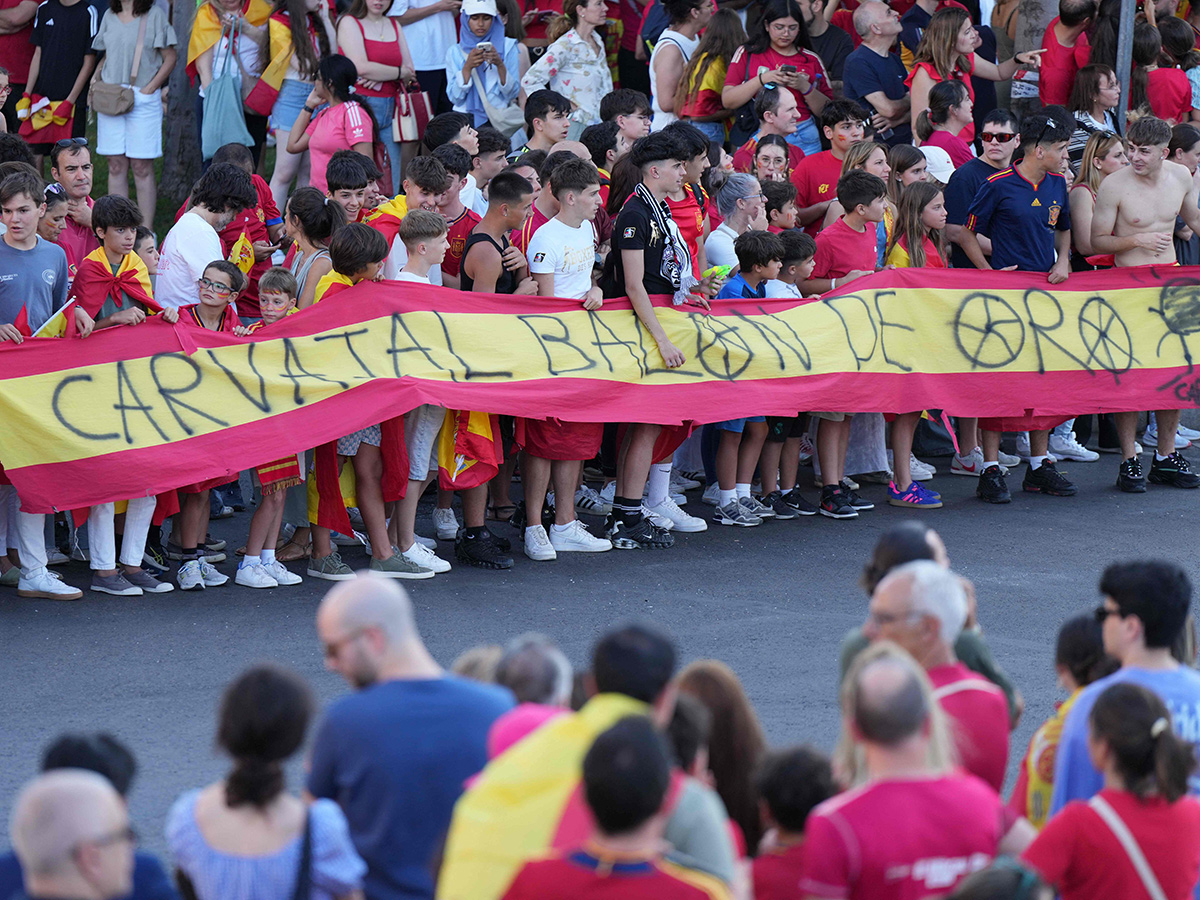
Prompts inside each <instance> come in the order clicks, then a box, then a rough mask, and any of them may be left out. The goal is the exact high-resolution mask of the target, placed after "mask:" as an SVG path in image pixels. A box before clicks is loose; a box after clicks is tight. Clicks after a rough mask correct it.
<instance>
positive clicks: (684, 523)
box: [646, 497, 708, 534]
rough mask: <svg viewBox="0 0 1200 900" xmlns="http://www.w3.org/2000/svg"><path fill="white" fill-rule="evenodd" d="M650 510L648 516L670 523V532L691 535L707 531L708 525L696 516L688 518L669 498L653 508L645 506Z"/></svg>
mask: <svg viewBox="0 0 1200 900" xmlns="http://www.w3.org/2000/svg"><path fill="white" fill-rule="evenodd" d="M646 508H647V509H648V510H650V515H651V516H653V517H655V518H658V519H668V520H670V522H671V525H672V530H674V531H679V532H683V533H684V534H692V533H694V532H697V531H707V530H708V523H707V522H706V521H704V520H703V519H701V518H699V517H697V516H689V515H688V514H687V513H685V512H684V511H683V510H682V509H680V508H679V504H677V503H676V502H675V501H674V500H671V499H670V498H669V497H668V498H667V499H666V500H664V501H663V502H662V503H657V504H655V505H654V506H647V507H646Z"/></svg>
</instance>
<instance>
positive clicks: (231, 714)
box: [217, 665, 312, 809]
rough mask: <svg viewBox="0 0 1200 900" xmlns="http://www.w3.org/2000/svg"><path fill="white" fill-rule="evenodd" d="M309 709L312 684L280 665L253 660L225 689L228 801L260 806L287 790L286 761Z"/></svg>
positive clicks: (222, 725) (220, 733) (220, 734)
mask: <svg viewBox="0 0 1200 900" xmlns="http://www.w3.org/2000/svg"><path fill="white" fill-rule="evenodd" d="M311 715H312V695H311V694H310V693H309V690H308V685H306V684H305V683H304V682H303V681H302V680H301V679H300V677H299V676H297V675H295V674H293V673H292V672H289V671H287V670H286V669H282V668H280V667H278V666H273V665H262V666H255V667H254V668H252V669H249V670H247V671H246V672H244V673H243V674H242V675H241V676H239V677H238V678H237V679H236V680H234V682H233V683H232V684H230V685H229V687H228V688H226V689H225V695H224V697H222V698H221V710H220V714H219V724H218V727H217V743H218V744H219V745H220V746H221V748H222V749H223V750H224V751H225V752H226V753H228V754H229V755H230V756H231V757H233V769H232V770H231V771H230V772H229V774H228V775H227V776H226V777H225V803H226V805H228V806H230V807H238V806H247V805H249V806H254V807H257V808H259V809H262V808H263V807H265V806H267V805H268V804H269V803H270V802H271V801H272V800H274V799H275V798H276V797H278V796H279V795H280V794H281V793H282V792H283V788H284V781H283V763H284V761H285V760H286V759H287V758H288V757H289V756H291V755H292V754H294V753H295V752H296V751H297V750H299V749H300V745H301V744H303V743H304V733H305V732H306V731H307V730H308V720H309V718H310V717H311Z"/></svg>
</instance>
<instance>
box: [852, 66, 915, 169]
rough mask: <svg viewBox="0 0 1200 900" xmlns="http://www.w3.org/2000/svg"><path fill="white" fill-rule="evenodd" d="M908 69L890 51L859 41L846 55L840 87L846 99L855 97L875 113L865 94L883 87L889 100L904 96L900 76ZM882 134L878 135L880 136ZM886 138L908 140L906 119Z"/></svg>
mask: <svg viewBox="0 0 1200 900" xmlns="http://www.w3.org/2000/svg"><path fill="white" fill-rule="evenodd" d="M907 77H908V72H906V71H905V70H904V63H902V62H900V57H899V56H897V55H896V54H894V53H888V54H886V55H885V56H880V55H879V54H878V53H876V52H875V51H874V50H872V49H871V48H870V47H868V46H867V45H866V44H862V45H860V46H859V47H858V49H856V50H855V51H854V52H853V53H851V54H850V55H849V56H848V57H846V67H845V69H844V70H843V71H842V91H843V92H844V93H845V95H846V99H847V100H855V101H857V102H858V103H859V105H861V106H862V107H863V108H864V109H866V110H867V111H868V112H869V113H871V114H874V113H877V112H878V111H879V110H877V109H876V108H875V107H874V106H872V105H871V104H870V103H868V102H867V100H866V97H867V94H874V93H875V92H876V91H883V95H884V96H885V97H887V98H888V99H889V100H901V99H903V98H905V97H907V96H908V86H907V85H906V84H905V83H904V79H905V78H907ZM881 137H882V136H881ZM886 141H887V143H888V144H890V145H891V146H893V147H894V146H895V145H897V144H911V143H912V126H910V125H909V124H908V122H907V121H905V122H902V123H901V124H899V125H896V126H894V127H893V128H892V130H891V133H890V134H888V135H887V138H886Z"/></svg>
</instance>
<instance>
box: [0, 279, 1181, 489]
mask: <svg viewBox="0 0 1200 900" xmlns="http://www.w3.org/2000/svg"><path fill="white" fill-rule="evenodd" d="M848 287H849V288H850V290H847V291H845V292H840V293H836V294H831V295H827V296H826V297H824V298H823V299H822V300H820V301H814V302H808V303H804V302H794V301H786V300H738V301H722V302H719V303H714V305H713V309H712V310H711V311H706V310H702V309H699V308H696V307H671V305H670V303H669V301H667V300H665V299H663V300H661V301H660V302H659V308H658V315H659V318H660V320H661V321H662V323H663V327H664V328H665V329H666V332H667V334H668V336H669V337H670V339H671V340H672V341H673V342H674V343H675V345H676V346H678V347H679V348H680V349H681V350H682V351H683V353H684V354H685V356H686V357H687V361H686V362H685V363H684V365H683V366H681V367H680V368H677V369H667V368H665V367H664V365H663V362H662V357H661V356H660V354H659V352H658V350H657V347H656V346H655V343H654V340H653V339H652V338H651V337H650V335H649V333H648V332H647V331H646V330H645V329H644V328H642V327H641V326H640V324H639V323H638V321H637V319H636V317H635V316H634V314H633V312H632V309H631V307H630V305H629V303H628V301H626V300H624V299H620V300H607V301H605V304H604V307H603V308H602V309H600V310H598V311H594V312H589V311H586V310H584V309H582V308H581V306H580V305H579V304H578V303H577V302H569V301H561V300H555V299H549V298H538V297H522V296H502V295H491V294H475V293H464V292H458V291H452V290H448V289H443V288H434V287H426V286H419V285H414V284H410V283H396V282H377V283H372V284H365V285H357V286H355V287H353V288H350V289H347V290H345V291H342V292H340V293H339V294H338V296H337V297H336V298H335V299H334V300H333V301H329V302H325V303H320V304H317V305H315V306H313V307H310V308H309V309H306V310H304V311H303V312H301V313H299V314H297V315H293V316H289V317H287V318H286V319H285V320H284V321H282V322H279V323H277V324H275V325H272V326H270V327H268V328H264V329H260V330H258V331H256V332H255V333H254V334H253V335H252V336H250V337H245V338H240V337H236V336H233V335H228V334H216V333H209V332H201V331H198V330H197V329H194V328H186V327H182V326H179V327H176V326H171V325H168V324H167V323H165V322H162V321H160V320H158V319H157V318H156V319H153V320H150V321H147V322H145V323H143V324H140V325H137V326H132V328H133V329H134V330H130V329H131V327H130V326H122V327H117V328H111V329H106V330H104V331H102V332H100V333H97V334H93V335H92V336H90V337H88V338H86V339H82V340H81V339H78V338H67V340H68V341H70V344H69V349H66V348H64V346H63V344H62V341H61V339H44V340H43V339H32V340H27V341H26V342H25V343H23V344H21V345H14V344H11V343H4V344H0V422H3V423H4V425H3V428H0V464H3V466H4V468H5V470H7V474H8V476H9V477H10V478H11V479H12V481H13V483H14V484H15V485H16V486H17V488H18V490H19V491H20V493H21V496H22V499H23V501H24V502H26V503H27V504H28V505H29V507H30V508H31V509H32V510H35V511H36V510H43V511H49V510H51V509H53V508H57V509H70V508H75V507H82V506H88V505H91V504H95V503H101V502H107V501H109V500H117V499H124V498H128V497H134V496H141V495H143V494H148V493H149V494H153V493H158V492H160V491H163V490H167V489H170V488H173V487H176V486H178V485H181V484H190V483H194V482H198V481H203V480H206V479H209V478H213V477H217V476H230V477H232V475H233V474H234V473H236V472H238V471H240V470H242V469H246V468H249V467H251V466H255V465H259V464H261V463H264V462H268V461H270V460H273V459H279V458H281V457H283V456H286V455H289V454H291V453H295V452H298V451H301V450H306V449H308V448H310V447H315V446H318V445H320V444H322V443H324V442H327V441H330V440H334V439H336V438H338V437H341V436H343V435H346V434H349V433H350V432H352V431H354V430H356V429H359V428H364V427H366V426H369V425H373V424H377V423H379V422H382V421H384V420H386V419H389V418H391V417H394V416H397V415H400V414H402V413H404V412H406V411H408V410H410V409H412V408H413V407H415V406H416V405H418V404H422V403H433V404H438V405H440V406H444V407H446V408H448V409H460V410H475V411H479V412H484V413H499V414H507V415H518V416H528V417H534V418H539V417H554V418H559V419H564V420H567V421H592V422H629V421H633V422H656V423H662V424H677V423H680V422H683V421H687V420H694V421H696V422H713V421H720V420H722V419H729V418H737V417H740V416H747V415H757V414H768V415H790V414H794V413H796V412H797V411H806V410H826V409H832V410H846V411H856V412H904V411H910V410H920V409H943V410H946V411H948V412H949V413H951V414H955V415H979V416H1020V415H1024V414H1037V415H1056V414H1061V415H1063V416H1064V417H1065V416H1071V415H1083V414H1086V413H1092V412H1098V411H1102V410H1106V411H1120V410H1144V409H1165V408H1183V407H1193V406H1197V405H1200V372H1198V371H1196V370H1195V369H1194V367H1193V360H1194V358H1195V350H1197V349H1200V337H1198V334H1200V269H1186V268H1140V269H1125V270H1110V271H1105V272H1091V273H1079V274H1075V275H1072V276H1071V278H1070V279H1069V280H1068V281H1067V282H1066V283H1064V284H1061V285H1050V284H1048V283H1047V281H1046V279H1045V276H1044V275H1040V274H1034V273H1022V272H987V273H981V272H975V271H970V272H967V271H955V270H930V269H895V270H888V271H885V272H881V273H879V274H877V275H874V276H870V277H867V278H863V279H860V280H858V281H855V282H853V283H852V284H851V285H849V286H848ZM64 350H66V352H64Z"/></svg>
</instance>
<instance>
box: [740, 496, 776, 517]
mask: <svg viewBox="0 0 1200 900" xmlns="http://www.w3.org/2000/svg"><path fill="white" fill-rule="evenodd" d="M738 503H740V504H741V505H742V509H744V510H745V511H746V512H748V513H750V515H752V516H758V517H759V518H760V519H773V518H775V510H774V509H772V508H771V507H769V506H767V505H766V504H765V503H760V502H759V501H758V500H756V499H755V498H754V497H738Z"/></svg>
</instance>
